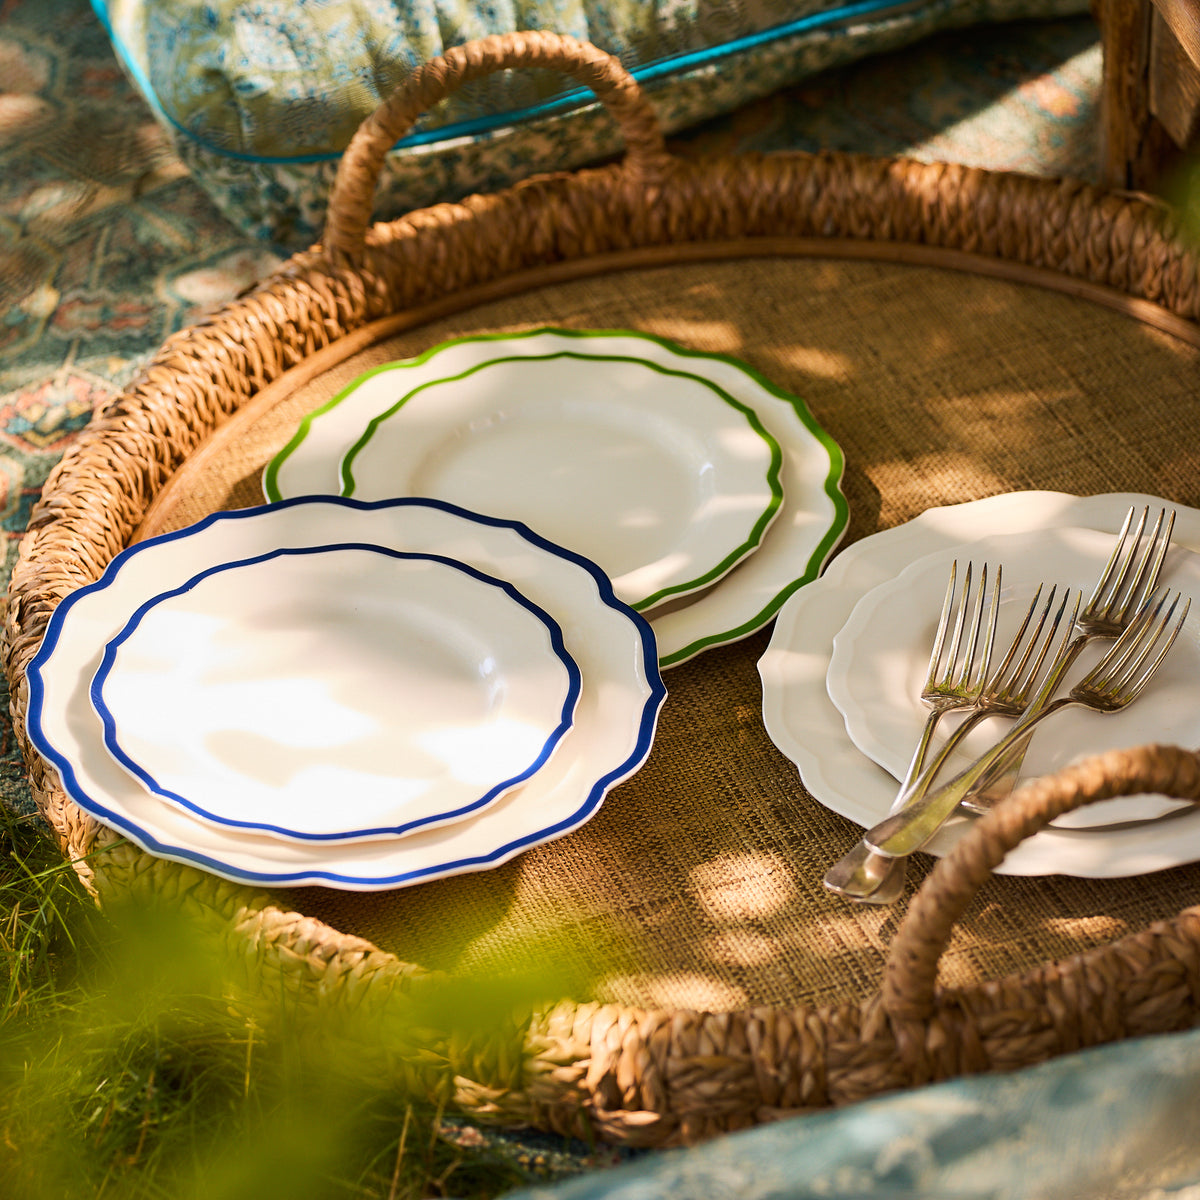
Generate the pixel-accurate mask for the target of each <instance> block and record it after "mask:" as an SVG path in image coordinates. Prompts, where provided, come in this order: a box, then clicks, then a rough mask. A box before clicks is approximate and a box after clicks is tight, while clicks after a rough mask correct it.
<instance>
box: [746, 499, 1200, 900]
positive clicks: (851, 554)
mask: <svg viewBox="0 0 1200 1200" xmlns="http://www.w3.org/2000/svg"><path fill="white" fill-rule="evenodd" d="M1130 506H1136V507H1137V508H1139V509H1141V508H1142V507H1144V506H1149V507H1150V508H1151V510H1152V515H1153V514H1155V513H1157V511H1158V510H1159V509H1160V508H1163V507H1166V508H1169V509H1174V510H1175V512H1176V514H1177V515H1176V521H1175V530H1174V537H1173V540H1172V547H1171V549H1170V551H1169V552H1168V555H1167V558H1166V561H1165V563H1164V567H1163V573H1162V577H1161V578H1162V582H1163V583H1165V584H1168V585H1170V586H1171V587H1174V588H1178V589H1180V590H1181V591H1182V592H1183V593H1184V594H1185V595H1188V596H1193V597H1200V511H1198V510H1195V509H1189V508H1185V507H1181V506H1180V505H1177V504H1174V503H1172V502H1170V501H1165V500H1161V499H1158V498H1156V497H1153V496H1143V495H1130V494H1108V495H1100V496H1089V497H1082V498H1081V497H1075V496H1070V495H1066V494H1063V493H1058V492H1017V493H1010V494H1007V495H1001V496H994V497H990V498H988V499H986V500H978V501H974V502H972V503H969V504H961V505H955V506H952V507H946V508H937V509H931V510H930V511H928V512H926V513H923V514H922V515H921V516H920V517H918V518H917V519H916V520H914V521H911V522H909V523H908V524H906V525H901V526H898V527H897V528H894V529H889V530H886V531H884V532H882V533H878V534H875V535H874V536H872V537H868V538H864V539H863V540H862V541H860V542H857V543H855V544H854V545H852V546H850V547H848V548H846V549H845V550H843V551H842V552H841V553H840V554H839V555H838V557H837V558H836V559H835V560H834V561H833V562H832V563H831V564H830V565H829V568H828V570H827V571H826V572H825V574H824V575H823V577H822V578H821V579H820V580H818V581H817V582H816V583H814V584H812V585H810V586H809V587H806V588H804V589H803V590H802V591H800V592H797V593H796V594H795V595H794V596H793V597H792V598H791V599H790V600H789V601H788V602H787V603H786V604H785V605H784V606H783V608H782V610H781V611H780V614H779V618H778V620H777V621H776V625H775V629H774V632H773V634H772V638H771V643H770V646H769V647H768V650H767V652H766V653H765V654H764V656H763V658H762V659H761V661H760V663H759V671H760V674H761V676H762V681H763V717H764V721H765V723H766V727H767V731H768V733H769V734H770V736H771V738H772V740H773V741H774V742H775V744H776V745H777V746H778V747H779V748H780V749H781V750H782V751H783V753H784V754H786V755H787V756H788V757H789V758H790V759H791V760H792V762H794V763H795V764H796V766H797V767H798V769H799V771H800V776H801V778H802V780H803V782H804V786H805V788H806V789H807V790H808V791H809V793H810V794H811V795H812V796H813V797H815V798H816V799H817V800H819V801H820V802H821V803H822V804H824V805H826V806H827V807H828V808H830V809H832V810H833V811H835V812H838V813H840V814H841V815H843V816H845V817H848V818H849V819H850V820H852V821H855V822H856V823H858V824H859V825H861V826H863V827H864V828H868V827H870V826H871V825H874V824H875V823H876V822H878V821H879V820H881V819H882V818H883V817H884V816H885V815H886V814H887V811H888V809H889V807H890V805H891V803H892V801H893V800H894V798H895V795H896V791H897V788H898V780H899V779H900V778H901V777H902V775H903V773H904V771H905V769H906V767H907V765H908V760H909V757H910V756H911V754H912V750H913V747H914V746H915V745H916V742H917V738H918V736H919V734H920V730H921V727H922V725H923V724H924V722H925V718H926V716H927V715H928V709H926V708H925V707H924V706H923V705H922V703H921V701H920V690H921V685H922V682H923V681H924V678H925V675H926V672H927V668H928V661H929V653H930V648H931V647H932V644H933V637H934V630H935V626H936V624H937V618H938V614H939V612H940V609H941V605H942V599H943V596H944V593H945V588H946V580H947V577H948V574H949V568H950V564H951V562H952V561H954V560H957V561H958V563H959V564H960V570H961V569H963V568H965V565H966V563H967V562H973V563H975V564H976V570H978V567H979V566H981V565H982V564H983V563H985V562H986V563H989V564H991V565H992V566H993V567H994V566H995V565H996V564H999V565H1001V566H1002V568H1003V579H1004V587H1003V592H1002V598H1001V621H1000V627H999V629H998V633H997V645H1000V646H1003V645H1006V644H1007V642H1008V640H1009V639H1010V638H1011V636H1012V633H1013V632H1014V631H1015V629H1016V626H1017V624H1018V622H1019V620H1020V616H1021V615H1022V613H1023V612H1024V610H1025V608H1026V606H1027V605H1028V603H1029V601H1030V600H1031V599H1032V596H1033V592H1034V589H1035V588H1036V585H1037V584H1038V583H1042V582H1044V583H1046V584H1057V585H1059V586H1060V587H1070V588H1075V589H1079V590H1080V591H1081V592H1082V593H1083V596H1084V598H1085V599H1086V597H1087V596H1088V595H1090V594H1091V590H1092V588H1093V587H1094V585H1095V583H1096V581H1097V579H1098V578H1099V577H1100V574H1101V572H1102V571H1103V569H1104V566H1105V564H1106V563H1107V561H1108V558H1109V555H1110V554H1111V552H1112V549H1113V546H1114V545H1115V541H1116V534H1117V533H1118V532H1119V530H1120V528H1121V523H1122V521H1123V520H1124V518H1125V515H1126V513H1127V512H1128V510H1129V508H1130ZM1110 644H1111V643H1109V644H1105V643H1100V644H1097V645H1093V646H1091V647H1089V648H1088V650H1087V651H1085V655H1086V656H1087V657H1085V658H1083V659H1081V661H1080V663H1079V664H1078V666H1077V668H1076V669H1075V671H1074V672H1073V673H1072V676H1071V680H1074V679H1075V678H1077V677H1078V676H1079V675H1080V674H1082V673H1083V672H1084V671H1085V670H1086V669H1087V668H1088V666H1089V665H1091V664H1092V663H1094V662H1095V661H1096V660H1097V659H1098V658H1099V657H1100V656H1101V655H1102V654H1103V653H1104V652H1105V651H1106V650H1107V648H1108V646H1109V645H1110ZM1197 678H1200V616H1195V615H1194V616H1192V617H1190V618H1189V620H1188V623H1187V624H1186V625H1185V628H1184V631H1183V633H1182V634H1181V636H1180V637H1179V639H1178V640H1177V641H1176V643H1175V647H1174V648H1173V649H1172V652H1171V655H1170V656H1169V657H1168V659H1167V661H1166V662H1165V663H1164V665H1163V667H1162V668H1161V669H1160V671H1159V672H1158V674H1157V675H1156V676H1155V678H1154V680H1153V682H1152V684H1151V685H1150V687H1149V688H1148V689H1147V691H1146V692H1145V693H1144V694H1143V695H1142V696H1141V697H1139V699H1138V700H1137V702H1136V703H1135V704H1133V705H1132V706H1130V707H1129V708H1128V709H1126V710H1124V711H1123V712H1120V713H1115V714H1098V713H1094V712H1090V711H1087V710H1083V709H1071V710H1067V711H1065V712H1063V713H1061V714H1059V715H1058V716H1056V717H1054V718H1052V719H1051V720H1052V724H1051V725H1048V726H1046V727H1044V728H1043V731H1042V733H1041V735H1040V736H1038V737H1036V738H1035V739H1034V742H1033V744H1032V746H1031V748H1030V751H1029V754H1028V755H1027V757H1026V760H1025V766H1024V771H1025V774H1026V775H1027V776H1036V775H1041V774H1045V773H1047V772H1049V771H1053V770H1056V769H1058V768H1060V767H1063V766H1065V765H1067V764H1068V763H1070V762H1072V761H1074V760H1075V759H1078V758H1080V757H1083V756H1085V755H1088V754H1094V753H1099V752H1101V751H1103V750H1105V749H1108V748H1110V747H1113V746H1135V745H1141V744H1144V743H1147V742H1160V743H1167V744H1176V745H1183V746H1196V745H1200V707H1198V706H1197V704H1196V680H1197ZM950 720H953V718H950ZM1003 728H1004V725H1003V723H1002V722H1001V721H1000V720H999V719H995V720H993V721H989V722H985V723H984V724H983V725H982V726H981V727H980V728H979V729H977V730H976V731H975V732H974V733H973V734H972V735H971V736H970V737H968V738H967V739H966V740H965V742H964V746H963V750H962V755H963V757H961V758H960V759H959V760H958V761H960V763H961V762H965V761H966V757H965V756H969V755H971V753H972V751H978V750H981V749H983V748H986V746H987V745H988V744H989V742H990V741H993V740H994V739H995V737H996V736H997V735H998V732H999V731H1000V730H1002V729H1003ZM951 766H952V765H951ZM968 820H969V818H965V817H961V818H956V819H955V820H953V821H952V822H951V823H950V824H948V825H947V826H946V827H945V828H944V829H943V830H942V832H941V833H939V834H938V836H937V837H936V838H935V839H934V841H932V842H931V843H930V844H929V846H928V847H927V848H928V849H929V850H930V851H931V852H933V853H935V854H943V853H945V852H946V850H947V849H948V848H949V847H950V846H951V845H953V844H954V842H955V841H956V840H957V839H958V838H959V837H961V836H962V833H963V832H964V831H965V829H966V827H967V821H968ZM846 848H848V847H843V848H841V849H837V848H831V859H830V861H831V862H832V861H833V859H834V858H836V857H838V856H839V855H840V853H841V852H842V850H844V849H846ZM835 850H836V853H835ZM1196 860H1200V811H1197V810H1194V809H1193V808H1192V806H1190V805H1186V804H1183V803H1181V802H1173V801H1169V800H1165V799H1163V798H1162V797H1156V796H1137V797H1128V798H1119V799H1114V800H1110V801H1105V802H1103V803H1101V804H1096V805H1090V806H1088V807H1087V808H1085V809H1081V810H1079V811H1077V812H1075V813H1071V814H1067V816H1065V817H1063V818H1060V819H1059V821H1056V822H1055V825H1054V827H1053V828H1050V829H1047V830H1045V831H1043V832H1041V833H1039V834H1037V835H1036V836H1035V837H1033V838H1031V839H1029V840H1028V841H1026V842H1023V843H1022V844H1021V845H1020V846H1019V847H1018V848H1017V849H1016V850H1015V851H1014V852H1013V853H1012V854H1010V855H1009V857H1008V858H1007V859H1006V860H1005V862H1004V863H1003V865H1002V866H1001V868H1000V871H1001V872H1002V873H1006V874H1015V875H1044V874H1064V875H1077V876H1085V877H1097V878H1098V877H1116V876H1125V875H1136V874H1143V873H1145V872H1149V871H1155V870H1162V869H1164V868H1167V867H1172V866H1177V865H1179V864H1181V863H1185V862H1192V861H1196Z"/></svg>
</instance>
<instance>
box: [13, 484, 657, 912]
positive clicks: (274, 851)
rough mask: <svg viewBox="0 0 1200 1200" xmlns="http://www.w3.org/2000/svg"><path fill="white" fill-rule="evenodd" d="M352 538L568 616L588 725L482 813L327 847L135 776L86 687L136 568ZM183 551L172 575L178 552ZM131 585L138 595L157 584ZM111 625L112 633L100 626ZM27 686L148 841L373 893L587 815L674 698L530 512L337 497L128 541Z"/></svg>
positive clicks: (639, 621)
mask: <svg viewBox="0 0 1200 1200" xmlns="http://www.w3.org/2000/svg"><path fill="white" fill-rule="evenodd" d="M347 536H353V537H354V538H355V540H358V539H361V540H363V541H367V542H370V543H372V544H376V545H390V546H393V547H394V548H404V549H410V550H416V549H420V548H422V547H423V546H424V547H425V548H436V549H437V550H438V551H439V552H442V553H447V554H448V555H449V556H450V557H453V558H455V559H457V560H459V561H462V562H470V563H471V564H472V565H474V566H477V567H479V568H480V569H486V570H487V571H488V572H489V573H490V574H493V575H495V576H496V577H497V578H503V579H506V580H507V581H508V582H510V583H512V584H514V585H515V586H516V587H518V588H519V589H520V590H521V591H522V592H523V593H524V594H526V595H529V596H530V597H531V598H532V599H534V600H535V601H536V602H538V603H540V604H542V605H543V607H545V608H546V609H547V611H550V612H552V613H554V614H555V615H556V619H558V620H559V621H560V623H561V624H562V625H563V629H564V637H565V640H566V644H567V648H568V650H569V651H570V652H571V653H572V655H573V656H574V657H575V659H576V661H577V662H578V664H579V666H580V670H581V671H582V673H583V690H582V692H581V695H580V700H579V705H578V707H577V708H576V713H575V723H574V725H573V726H572V728H571V730H570V731H569V732H568V733H567V735H566V737H565V738H564V744H563V745H562V746H561V747H560V750H559V752H558V753H557V754H556V755H555V756H554V758H553V759H552V760H551V761H550V763H549V764H547V766H546V767H544V768H543V769H542V770H541V771H539V772H538V773H537V774H536V775H534V776H533V777H532V778H531V779H530V780H529V781H528V782H527V783H525V784H524V785H522V786H521V787H519V788H516V789H514V790H513V791H511V792H509V793H508V794H507V795H505V796H504V797H502V798H501V799H500V800H499V801H498V802H497V803H496V804H494V805H492V806H491V807H489V808H488V809H486V810H485V811H484V812H482V813H480V814H478V815H477V816H476V817H474V818H473V819H472V820H469V821H462V822H457V823H455V824H453V825H447V826H443V827H442V828H439V829H434V830H423V831H419V832H415V833H412V834H410V835H409V836H407V837H404V838H393V839H383V840H374V841H365V842H349V843H339V844H334V845H321V846H316V845H312V844H302V843H299V842H288V841H284V840H282V839H278V838H272V837H265V836H259V835H254V834H248V833H242V832H238V831H231V830H222V829H217V828H216V827H214V826H211V825H205V824H202V823H201V822H198V821H195V820H193V819H192V818H191V817H190V816H189V815H188V814H186V813H184V812H182V811H180V810H179V809H176V808H172V807H171V806H169V805H167V804H164V803H163V802H162V800H161V799H159V798H158V797H156V796H152V795H151V794H150V793H149V792H147V791H146V790H145V789H144V788H140V787H136V786H134V784H133V781H132V780H131V779H130V777H129V776H128V775H127V774H126V773H125V772H124V771H122V770H121V768H120V767H119V766H118V765H117V764H116V763H115V762H113V760H112V759H111V758H110V757H109V755H108V753H107V751H106V750H105V749H104V746H103V741H102V739H101V737H100V722H99V718H98V717H96V715H95V712H94V711H93V710H92V708H91V704H90V701H89V700H88V698H87V685H88V683H90V679H91V675H92V673H93V672H94V665H92V664H94V663H97V662H98V661H99V657H100V647H101V646H102V645H103V642H104V641H105V640H107V637H108V636H111V635H112V633H113V632H115V630H116V629H117V628H119V626H120V625H121V624H122V623H123V622H124V621H125V620H126V619H127V617H128V614H129V611H130V606H129V603H128V599H129V598H126V599H125V600H122V599H121V598H120V596H119V589H118V587H117V585H118V584H119V582H120V581H121V580H122V577H123V575H124V574H125V573H126V572H129V573H131V575H132V576H133V577H134V579H135V581H136V576H137V574H138V573H139V571H140V570H142V569H143V568H145V573H147V575H148V578H149V580H150V581H151V582H152V583H154V584H156V585H160V586H161V584H163V583H164V582H169V581H170V578H172V577H176V578H183V577H184V576H185V574H194V573H195V572H196V571H197V570H199V569H201V567H202V566H203V565H205V564H211V563H212V562H220V561H227V560H229V559H231V558H233V557H238V556H240V555H241V554H244V553H247V552H248V550H247V547H248V546H253V545H254V544H255V543H254V538H255V537H261V539H262V542H261V544H260V545H259V548H260V549H261V548H263V546H271V547H276V546H279V545H288V544H291V545H309V544H313V543H314V542H315V541H317V540H322V541H324V540H329V541H337V540H339V539H340V538H345V537H347ZM175 558H178V560H179V561H178V562H177V563H176V564H175V566H174V570H173V572H171V573H168V574H167V577H166V579H164V577H163V568H164V566H165V565H166V562H167V561H168V560H171V559H175ZM127 582H128V581H127ZM144 582H145V581H143V583H144ZM128 586H129V587H130V589H131V591H133V592H134V594H135V595H136V594H138V592H139V590H140V592H141V594H143V595H144V594H145V591H146V590H147V589H146V588H145V587H144V586H140V585H138V586H134V583H132V582H131V583H129V584H128ZM89 625H90V626H92V627H93V628H90V629H89ZM105 629H107V635H106V636H103V637H97V634H98V633H100V632H102V631H104V630H105ZM76 642H78V643H80V644H75V643H76ZM89 666H91V670H89ZM28 685H29V709H28V714H27V729H28V734H29V737H30V740H31V742H32V744H33V745H34V746H35V747H36V748H37V750H38V751H39V753H41V754H42V755H43V756H44V757H45V758H46V759H47V761H48V762H50V763H51V764H52V765H53V766H54V767H55V768H56V770H57V771H58V772H59V775H60V778H61V780H62V784H63V787H64V790H65V791H66V792H67V794H68V795H69V796H70V797H71V798H72V799H73V800H75V801H76V802H77V803H78V804H80V806H81V807H82V808H84V809H85V810H86V811H88V812H90V813H91V814H92V815H93V816H95V817H96V818H97V819H99V820H100V821H102V822H103V823H104V824H106V825H109V826H111V827H112V828H114V829H116V830H117V831H118V832H120V833H123V834H124V835H125V836H127V837H128V838H129V839H130V840H131V841H133V842H135V843H136V844H137V845H139V846H141V847H142V848H143V849H145V850H147V851H149V852H150V853H152V854H155V855H157V856H159V857H162V858H167V859H172V860H174V861H178V862H183V863H188V864H191V865H194V866H198V867H201V868H203V869H205V870H207V871H210V872H211V873H213V874H216V875H219V876H222V877H224V878H227V879H232V880H235V881H237V882H241V883H252V884H263V885H273V886H302V885H306V884H318V885H324V886H332V887H338V888H344V889H348V890H363V891H369V890H378V889H383V888H395V887H403V886H408V885H410V884H414V883H421V882H426V881H428V880H431V879H437V878H442V877H445V876H448V875H456V874H461V873H464V872H469V871H479V870H486V869H488V868H490V867H494V866H497V865H499V864H500V863H502V862H506V861H507V860H508V859H510V858H512V857H514V856H515V855H517V854H519V853H521V852H522V851H524V850H527V849H529V848H530V847H531V846H534V845H538V844H540V843H543V842H547V841H550V840H552V839H554V838H557V837H561V836H562V835H563V834H566V833H569V832H570V831H571V830H573V829H576V828H578V827H579V826H580V825H582V824H583V823H584V822H586V821H587V820H589V819H590V818H591V817H592V816H593V815H594V813H595V812H596V811H597V809H598V808H599V806H600V804H601V802H602V801H603V798H604V796H605V795H606V794H607V792H608V791H609V790H610V789H611V788H612V787H614V786H615V785H616V784H617V783H619V782H620V781H621V780H623V779H625V778H627V777H628V776H629V775H631V774H633V772H634V771H636V770H637V768H638V767H639V766H640V765H641V763H642V762H643V761H644V760H645V758H646V755H647V754H648V753H649V752H650V748H651V745H652V743H653V739H654V729H655V725H656V723H657V720H658V714H659V711H660V710H661V707H662V703H663V700H664V698H665V696H666V688H665V687H664V686H663V682H662V678H661V675H660V674H659V671H658V666H657V662H656V655H655V646H654V636H653V632H652V631H651V629H650V627H649V625H648V624H647V622H646V620H645V618H644V617H642V616H640V615H639V614H638V613H636V612H634V611H633V610H632V609H630V608H628V606H626V605H623V604H621V602H620V601H618V600H617V599H616V597H615V596H614V595H613V592H612V588H611V586H610V585H609V582H608V580H607V579H606V578H605V576H604V574H603V573H602V572H601V571H600V570H599V568H597V567H596V566H595V565H594V564H592V563H589V562H587V561H586V560H585V559H581V558H579V557H578V556H575V555H572V554H571V553H570V552H568V551H564V550H562V549H561V548H560V547H556V546H553V545H551V544H550V543H548V542H546V541H545V540H544V539H542V538H539V537H538V536H537V534H535V533H533V532H532V531H530V530H528V529H526V528H524V527H523V526H521V525H519V524H517V523H516V522H508V521H500V520H498V519H496V518H490V517H485V516H480V515H478V514H474V513H468V512H466V511H464V510H462V509H458V508H457V507H455V506H453V505H447V504H438V503H435V502H432V501H422V500H395V501H381V502H378V503H374V504H372V503H365V502H361V501H354V500H345V499H337V498H332V497H302V498H297V499H294V500H288V501H283V502H282V503H280V504H276V505H268V506H263V507H259V508H250V509H241V510H237V511H234V512H228V513H217V514H214V515H212V516H210V517H207V518H205V519H204V520H203V521H201V522H199V523H198V524H197V525H194V526H190V527H189V528H188V529H186V530H181V531H178V532H175V533H168V534H163V535H161V536H159V537H157V538H153V539H149V540H147V541H146V542H143V543H139V544H138V545H135V546H132V547H130V548H128V549H127V550H125V551H122V552H121V554H120V555H118V556H117V558H115V559H114V560H113V562H112V563H110V564H109V567H108V568H107V569H106V571H105V573H104V574H103V575H102V576H101V578H100V579H99V580H98V581H97V582H96V583H94V584H91V585H89V586H87V587H85V588H81V589H80V590H78V591H76V592H73V593H72V594H71V595H69V596H68V597H66V598H65V599H64V600H63V601H62V602H61V603H60V604H59V606H58V608H56V609H55V611H54V613H53V614H52V615H51V619H50V622H49V624H48V626H47V631H46V635H45V637H44V639H43V643H42V645H41V647H40V648H39V650H38V652H37V654H35V656H34V658H33V660H32V662H31V663H30V666H29V669H28ZM89 760H90V761H89Z"/></svg>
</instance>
